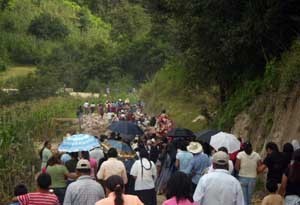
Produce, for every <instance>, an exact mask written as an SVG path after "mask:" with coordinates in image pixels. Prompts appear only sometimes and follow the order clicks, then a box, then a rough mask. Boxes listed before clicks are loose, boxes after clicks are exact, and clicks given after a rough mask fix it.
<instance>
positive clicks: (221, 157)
mask: <svg viewBox="0 0 300 205" xmlns="http://www.w3.org/2000/svg"><path fill="white" fill-rule="evenodd" d="M212 161H213V163H214V164H218V165H226V164H228V161H229V155H228V154H226V153H225V152H223V151H218V152H216V153H215V154H214V155H213V160H212Z"/></svg>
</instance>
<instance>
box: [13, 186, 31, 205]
mask: <svg viewBox="0 0 300 205" xmlns="http://www.w3.org/2000/svg"><path fill="white" fill-rule="evenodd" d="M27 193H28V190H27V187H26V186H25V185H24V184H18V185H17V186H16V187H15V189H14V195H15V196H21V195H24V194H27ZM10 205H19V202H12V203H11V204H10Z"/></svg>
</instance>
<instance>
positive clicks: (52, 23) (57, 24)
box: [28, 13, 70, 40]
mask: <svg viewBox="0 0 300 205" xmlns="http://www.w3.org/2000/svg"><path fill="white" fill-rule="evenodd" d="M28 32H29V33H30V34H32V35H35V36H36V37H37V38H41V39H52V40H59V39H63V38H65V37H66V36H67V35H69V33H70V31H69V29H68V28H67V26H65V25H64V24H63V23H62V21H61V19H59V18H58V17H54V16H51V15H50V14H48V13H44V14H41V15H40V16H38V17H36V18H34V19H33V20H32V21H31V23H30V25H29V28H28Z"/></svg>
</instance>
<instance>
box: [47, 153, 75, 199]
mask: <svg viewBox="0 0 300 205" xmlns="http://www.w3.org/2000/svg"><path fill="white" fill-rule="evenodd" d="M46 172H47V173H48V174H49V175H50V176H51V180H52V183H51V188H52V189H53V190H54V193H55V195H56V196H57V198H58V200H59V203H60V204H63V202H64V198H65V192H66V187H67V181H66V179H67V178H71V179H75V178H76V174H69V171H68V170H67V168H66V167H65V165H62V164H61V162H60V159H59V155H58V154H55V155H53V156H52V157H51V158H50V159H49V161H48V165H47V168H46Z"/></svg>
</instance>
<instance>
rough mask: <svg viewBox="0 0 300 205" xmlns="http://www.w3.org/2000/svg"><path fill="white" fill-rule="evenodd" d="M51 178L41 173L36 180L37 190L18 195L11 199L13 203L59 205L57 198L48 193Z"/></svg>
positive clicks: (21, 204) (22, 204)
mask: <svg viewBox="0 0 300 205" xmlns="http://www.w3.org/2000/svg"><path fill="white" fill-rule="evenodd" d="M50 185H51V176H50V175H49V174H47V173H42V174H40V175H39V176H38V178H37V186H38V189H37V191H36V192H31V193H28V194H24V195H20V196H17V197H15V198H13V201H15V202H19V203H20V205H59V201H58V198H57V196H56V195H55V194H54V193H52V192H50V191H49V187H50Z"/></svg>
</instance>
